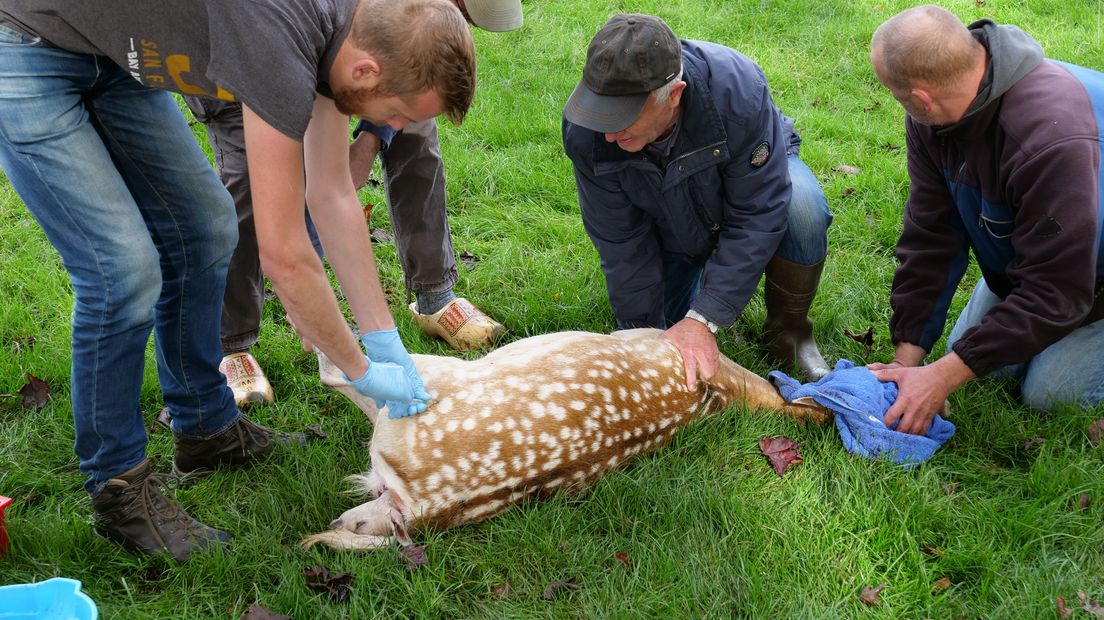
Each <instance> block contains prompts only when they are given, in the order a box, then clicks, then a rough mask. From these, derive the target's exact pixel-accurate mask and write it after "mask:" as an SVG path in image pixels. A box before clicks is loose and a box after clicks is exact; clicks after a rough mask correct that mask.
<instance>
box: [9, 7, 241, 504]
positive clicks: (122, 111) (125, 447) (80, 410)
mask: <svg viewBox="0 0 1104 620" xmlns="http://www.w3.org/2000/svg"><path fill="white" fill-rule="evenodd" d="M181 128H182V130H183V133H182V132H181ZM181 136H186V137H187V139H188V142H178V141H179V140H180V137H181ZM171 141H177V142H175V143H171V144H168V143H169V142H171ZM135 143H141V144H144V147H143V148H142V150H141V151H140V152H130V153H129V159H130V161H129V162H128V161H126V158H127V156H128V153H127V152H126V150H125V148H124V149H123V150H120V149H119V147H121V146H124V145H125V146H126V147H129V146H131V145H133V144H135ZM189 144H190V146H191V149H192V150H193V151H194V160H193V161H192V162H191V163H190V165H191V167H192V168H193V169H194V171H195V172H198V170H199V168H198V167H196V166H195V165H194V164H195V162H200V163H202V164H203V166H205V167H206V169H207V171H208V176H209V178H210V179H211V180H214V182H215V184H216V187H219V186H218V185H217V179H215V177H214V174H213V171H211V170H210V166H209V165H207V163H206V161H205V159H204V158H203V157H202V153H201V152H199V151H198V150H197V149H196V147H195V144H194V138H193V137H192V136H191V134H190V132H188V129H187V126H186V124H185V123H184V122H183V117H182V116H181V115H180V112H179V110H178V109H177V108H176V107H175V104H174V102H173V100H172V98H171V97H170V96H169V95H168V94H167V93H164V92H156V91H151V90H148V89H146V88H144V87H141V86H140V85H139V84H138V83H137V82H135V81H134V80H133V79H132V78H131V77H130V76H129V75H127V74H126V73H125V72H124V71H122V70H121V69H119V68H118V67H117V66H116V65H114V64H111V63H109V62H106V61H105V60H104V59H102V58H97V57H94V56H88V55H82V54H73V53H70V52H66V51H63V50H59V49H56V48H52V47H49V46H47V45H44V44H42V43H40V42H37V41H32V40H28V39H26V38H23V37H21V36H20V35H18V34H16V33H14V32H13V31H11V30H9V29H6V28H2V27H0V166H3V168H4V170H5V172H6V173H7V175H8V178H9V179H10V180H11V182H12V185H13V186H14V187H15V189H16V191H17V192H18V193H19V195H20V197H21V198H22V199H23V201H24V202H25V203H26V205H27V207H28V209H29V211H30V212H31V214H32V216H34V218H35V219H36V220H37V221H38V222H39V224H40V225H41V226H42V228H43V230H44V231H45V233H46V235H47V237H48V238H49V239H50V242H51V243H52V244H53V245H54V247H55V248H56V249H57V250H58V252H59V254H60V255H61V257H62V261H63V263H64V265H65V268H66V270H67V271H68V272H69V276H70V281H71V283H72V287H73V291H74V297H75V305H74V311H73V343H72V346H73V352H72V376H71V381H72V406H73V416H74V426H75V430H76V442H75V450H76V453H77V456H78V457H79V459H80V468H81V471H82V472H84V473H85V474H87V475H88V476H89V478H88V480H87V481H86V483H85V488H86V490H88V492H89V493H90V494H95V493H97V492H98V490H99V489H100V488H101V487H102V485H103V483H104V482H106V480H107V479H108V478H110V477H112V476H114V475H117V474H119V473H121V472H123V471H126V470H127V469H129V468H130V467H133V466H134V465H136V464H137V463H138V462H140V461H141V460H142V459H143V458H145V445H146V436H145V428H144V424H143V419H142V413H141V411H140V408H139V402H138V398H139V394H140V390H141V381H142V368H143V366H144V361H145V348H146V343H147V342H148V340H149V334H150V330H151V328H152V326H153V325H154V314H155V306H156V307H157V310H156V313H157V315H158V319H157V321H158V324H159V325H158V327H159V331H164V330H163V328H164V327H167V326H169V325H170V324H172V323H180V324H182V325H183V327H182V328H180V329H177V330H175V331H176V332H177V333H179V334H181V336H182V337H181V340H184V339H186V340H188V341H190V342H191V343H196V344H198V343H201V342H204V343H206V342H207V341H209V343H213V345H214V348H215V349H216V350H217V348H218V344H217V343H218V340H217V326H218V320H217V308H216V309H215V310H216V314H215V315H214V317H213V318H212V317H209V316H206V315H205V314H203V313H202V312H201V311H198V309H197V307H196V306H197V305H204V304H196V300H197V299H203V300H204V302H205V305H207V306H210V305H212V304H211V303H210V300H211V299H212V297H211V296H210V295H211V294H212V291H211V290H197V291H189V293H192V292H194V293H195V294H194V295H173V294H172V291H173V290H174V289H178V288H179V287H178V286H176V285H175V284H173V283H172V282H171V280H172V279H173V278H179V277H180V276H181V275H182V274H185V273H189V272H195V271H197V270H199V271H201V272H204V273H211V272H212V270H213V271H214V272H217V271H218V268H219V264H220V263H221V264H222V269H223V270H225V257H224V258H222V259H221V260H219V259H216V258H214V256H213V255H215V254H218V253H219V252H221V253H223V254H225V255H226V256H228V250H226V245H227V244H226V241H227V239H228V238H229V239H230V240H231V241H232V238H233V234H232V229H231V234H230V235H226V234H224V233H220V232H218V230H214V231H212V229H219V228H222V227H225V226H226V218H225V217H220V216H218V214H217V212H220V211H222V210H225V209H227V205H228V203H229V200H228V198H226V197H225V193H224V192H223V196H222V197H221V198H220V199H218V200H215V201H209V202H207V203H206V204H203V203H200V204H196V203H195V202H193V201H192V200H189V201H188V202H184V203H179V204H178V205H177V207H178V208H175V209H167V208H166V207H165V205H164V204H159V205H147V204H145V203H144V198H145V194H146V193H147V192H146V191H145V188H142V187H140V186H141V184H142V182H143V181H145V182H147V183H148V184H150V185H151V186H153V187H156V186H158V185H164V184H165V182H166V179H168V178H171V179H172V184H174V185H177V186H178V187H179V188H182V189H184V190H186V191H187V192H188V193H189V194H190V198H195V197H196V196H197V195H198V194H200V193H202V192H200V191H199V190H198V189H197V188H195V187H193V186H192V185H193V184H195V183H197V182H198V175H193V176H194V177H196V178H184V177H179V178H178V177H177V176H176V175H177V172H176V170H175V169H174V167H178V166H175V165H176V164H179V163H180V162H178V161H176V157H177V151H178V150H179V149H180V147H181V145H189ZM120 157H122V158H124V159H119V158H120ZM135 162H138V163H140V165H136V164H135ZM135 170H137V171H139V172H140V173H141V174H146V175H149V177H148V178H146V179H143V178H142V177H141V175H140V174H139V175H136V174H134V171H135ZM204 198H209V196H204ZM216 205H217V207H216ZM179 207H184V208H179ZM229 215H230V218H231V220H230V221H231V225H232V211H229ZM151 216H154V217H157V216H159V217H160V219H161V221H159V222H155V221H153V220H151V219H150V218H151ZM196 222H198V223H199V224H200V225H201V227H202V228H203V231H202V233H201V234H202V235H207V234H211V233H212V232H213V237H212V238H211V239H208V240H206V242H205V243H206V244H207V245H209V246H210V248H209V249H204V248H202V247H191V246H188V247H185V248H180V249H182V250H183V252H180V251H178V252H177V253H176V254H177V257H176V258H175V259H174V258H172V257H170V254H169V253H167V252H162V248H161V246H162V245H164V244H165V241H164V239H163V238H162V237H163V235H166V234H168V235H172V234H173V229H176V228H179V229H189V228H191V227H193V225H194V224H195V223H196ZM217 246H223V247H222V248H221V250H220V251H219V252H212V249H213V248H215V247H217ZM229 247H232V243H230V244H229ZM180 254H183V255H184V256H183V258H186V259H187V260H188V261H190V264H189V265H181V263H180V260H179V259H180V258H182V257H181V256H180ZM163 274H164V278H163ZM217 279H218V278H215V280H216V282H215V286H214V288H220V287H221V284H220V283H218V282H217ZM166 280H170V281H168V282H167V281H166ZM163 285H164V286H165V289H166V291H167V292H169V293H170V294H169V295H168V297H165V296H162V295H161V293H162V287H163ZM201 288H206V289H210V288H212V287H209V286H208V287H201ZM221 294H222V293H221V290H219V291H218V296H217V298H218V299H221ZM159 298H160V301H159ZM193 311H196V314H195V315H194V316H192V317H189V320H192V321H194V322H198V323H199V325H198V326H197V325H193V324H191V323H189V322H188V321H182V320H181V319H180V316H177V319H176V320H175V321H174V320H173V319H172V318H171V317H169V316H166V315H167V314H169V313H174V312H175V313H176V314H177V315H181V314H183V315H184V316H188V313H189V312H193ZM207 314H210V313H207ZM204 321H206V323H205V324H204V323H202V322H204ZM168 331H171V330H168ZM205 331H207V332H211V336H212V337H206V338H205V336H204V332H205ZM161 340H165V338H160V337H159V341H161ZM159 344H160V342H159ZM170 346H171V345H170ZM185 356H186V354H180V353H179V352H178V353H176V354H175V357H177V358H182V357H185ZM158 357H159V361H160V358H162V357H163V355H162V353H160V352H159V355H158ZM214 359H215V361H214V365H213V367H212V368H211V373H210V374H213V375H214V376H215V377H217V379H218V382H219V383H221V385H222V390H223V391H225V395H223V394H221V393H218V394H205V395H204V396H203V397H200V398H198V399H192V400H193V401H194V400H203V401H204V408H205V409H206V410H207V411H208V413H209V415H207V417H206V419H205V420H204V421H203V422H204V423H203V424H197V423H196V421H195V420H189V419H187V418H186V417H183V418H181V422H182V423H184V422H186V423H187V425H188V428H192V429H194V428H196V427H204V428H207V427H210V428H214V427H217V428H218V429H221V428H225V427H226V426H229V425H230V424H232V423H233V422H234V421H236V419H237V416H238V415H240V414H238V412H237V410H236V408H235V407H233V397H232V395H231V394H230V392H229V389H228V388H226V386H225V383H224V382H223V381H222V380H221V375H219V374H218V371H217V363H218V362H217V357H215V358H214ZM188 363H189V364H193V365H194V360H189V362H188ZM201 365H202V364H201ZM159 366H160V364H159ZM193 374H198V375H201V374H202V372H201V371H197V372H196V373H193ZM180 376H182V377H185V379H186V385H187V390H188V391H191V392H195V391H196V387H197V385H199V384H202V383H203V381H197V380H193V379H192V377H191V376H189V375H187V373H181V375H180ZM163 380H164V378H163ZM174 389H175V388H174ZM223 400H228V402H229V404H230V407H229V408H228V407H226V406H225V405H222V404H220V402H221V401H223ZM216 401H219V402H216ZM176 423H177V420H174V424H176Z"/></svg>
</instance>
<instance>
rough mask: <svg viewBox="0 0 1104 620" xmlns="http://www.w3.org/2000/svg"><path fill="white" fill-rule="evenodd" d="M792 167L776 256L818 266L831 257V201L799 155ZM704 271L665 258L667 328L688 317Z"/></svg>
mask: <svg viewBox="0 0 1104 620" xmlns="http://www.w3.org/2000/svg"><path fill="white" fill-rule="evenodd" d="M787 161H788V162H789V164H790V185H791V186H792V188H793V189H792V196H791V198H790V210H789V212H788V214H787V220H786V222H787V225H786V234H785V236H783V237H782V241H781V242H780V243H779V244H778V249H777V250H775V252H774V255H775V256H778V257H781V258H784V259H786V260H788V261H790V262H792V263H797V264H799V265H815V264H817V263H819V262H820V261H822V260H824V257H825V256H826V255H827V254H828V226H829V225H831V223H832V212H831V211H829V210H828V199H827V198H825V197H824V191H823V190H822V189H821V188H820V183H819V182H818V181H817V180H816V176H815V175H814V174H813V171H812V170H810V169H809V166H807V165H805V162H803V161H801V159H800V158H799V157H798V156H797V155H790V156H788V158H787ZM702 271H703V268H702V267H700V266H695V265H691V264H689V263H686V262H683V261H681V260H679V259H678V258H675V257H674V255H672V254H667V253H664V256H663V316H664V319H665V320H666V322H667V327H670V326H672V325H674V324H675V323H678V322H679V321H681V320H682V318H683V317H685V316H686V311H687V310H689V309H690V305H691V304H692V303H693V302H694V298H695V297H697V295H698V291H699V290H700V288H701V286H700V284H701V274H702Z"/></svg>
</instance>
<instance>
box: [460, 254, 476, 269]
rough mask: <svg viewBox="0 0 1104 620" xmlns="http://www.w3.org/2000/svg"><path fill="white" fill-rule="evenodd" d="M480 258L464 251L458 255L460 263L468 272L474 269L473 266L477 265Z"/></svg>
mask: <svg viewBox="0 0 1104 620" xmlns="http://www.w3.org/2000/svg"><path fill="white" fill-rule="evenodd" d="M479 261H480V258H479V257H478V256H476V255H475V254H472V253H471V252H470V251H468V250H464V251H463V252H461V253H460V262H461V263H463V264H464V265H465V266H466V267H467V268H468V269H469V270H471V269H475V266H476V265H478V264H479Z"/></svg>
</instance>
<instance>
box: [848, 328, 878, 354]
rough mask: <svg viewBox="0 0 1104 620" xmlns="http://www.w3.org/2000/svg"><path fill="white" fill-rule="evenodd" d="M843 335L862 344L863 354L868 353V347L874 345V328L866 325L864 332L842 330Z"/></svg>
mask: <svg viewBox="0 0 1104 620" xmlns="http://www.w3.org/2000/svg"><path fill="white" fill-rule="evenodd" d="M843 335H844V336H847V337H848V338H850V339H851V340H854V341H855V342H857V343H859V344H861V345H862V346H863V356H864V357H865V356H867V355H870V349H871V347H873V346H874V328H873V327H868V328H866V331H865V332H862V333H859V334H856V333H852V332H851V330H847V329H845V330H843Z"/></svg>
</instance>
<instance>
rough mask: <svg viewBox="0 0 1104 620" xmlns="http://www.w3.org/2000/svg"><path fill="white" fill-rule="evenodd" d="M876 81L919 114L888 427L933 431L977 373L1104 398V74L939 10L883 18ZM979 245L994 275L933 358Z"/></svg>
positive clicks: (1071, 398) (896, 287)
mask: <svg viewBox="0 0 1104 620" xmlns="http://www.w3.org/2000/svg"><path fill="white" fill-rule="evenodd" d="M870 59H871V64H872V65H873V68H874V73H875V75H876V76H877V77H878V80H879V81H880V82H881V83H882V84H883V85H884V86H885V87H886V88H887V89H888V90H889V91H890V93H891V94H892V95H893V97H894V98H895V99H897V101H898V102H900V103H901V106H902V107H903V108H904V110H905V112H906V116H905V141H906V144H907V146H908V176H909V195H908V203H907V204H906V206H905V218H904V225H903V227H902V230H901V237H900V239H898V241H897V247H896V254H897V257H898V260H900V265H899V266H898V268H897V271H896V273H895V274H894V276H893V288H892V290H891V292H890V304H891V305H892V306H893V315H892V317H891V318H890V322H889V331H890V335H891V336H892V338H893V343H894V345H895V350H894V356H893V359H892V360H891V361H890V362H889V363H885V364H881V363H879V364H871V365H870V366H869V368H871V369H872V370H874V374H875V376H877V377H878V379H880V380H882V381H895V382H896V383H897V385H898V387H899V388H900V392H899V395H898V397H897V401H896V402H895V403H894V404H893V406H892V407H891V408H890V409H889V411H887V412H886V416H885V421H886V423H887V424H890V425H892V424H895V423H898V424H899V425H898V427H897V428H898V430H901V431H903V432H906V433H912V434H917V435H922V434H924V433H925V432H927V430H928V428H929V427H930V426H931V424H932V420H933V417H934V415H935V412H936V411H938V410H939V409H940V408H941V406H942V404H943V402H944V401H945V400H946V399H947V397H948V396H950V394H951V393H952V392H954V391H955V390H957V389H958V388H959V387H960V386H961V385H963V384H965V383H966V382H967V381H970V380H971V379H973V378H975V377H1010V378H1013V379H1016V380H1018V381H1020V386H1021V395H1022V397H1023V400H1024V402H1025V403H1026V404H1027V405H1029V406H1030V407H1033V408H1036V409H1040V410H1054V409H1056V408H1059V407H1062V406H1079V407H1092V406H1095V405H1097V404H1099V403H1100V402H1101V400H1102V399H1104V363H1102V361H1104V356H1102V355H1101V352H1102V351H1104V243H1102V229H1104V226H1102V222H1104V186H1102V185H1104V74H1102V73H1100V72H1098V71H1094V70H1092V69H1087V68H1085V67H1079V66H1076V65H1071V64H1068V63H1063V62H1058V61H1055V60H1051V59H1048V58H1046V57H1045V55H1044V54H1043V49H1042V47H1041V46H1040V45H1039V44H1038V43H1037V42H1036V41H1035V40H1034V39H1033V38H1031V36H1029V35H1028V34H1027V33H1025V32H1024V31H1022V30H1020V29H1019V28H1017V27H1015V26H1010V25H998V24H996V23H994V22H992V21H991V20H988V19H982V20H978V21H976V22H973V23H972V24H970V25H968V26H967V25H965V24H964V23H963V22H962V21H960V20H959V18H958V17H957V16H955V15H954V14H953V13H951V12H949V11H947V10H945V9H942V8H940V7H937V6H932V5H927V6H920V7H914V8H911V9H908V10H905V11H902V12H901V13H898V14H897V15H895V16H894V17H892V18H890V19H889V20H887V21H886V22H885V23H883V24H882V25H881V26H880V27H879V28H878V30H877V31H875V33H874V36H873V39H872V40H871V44H870ZM971 254H973V255H974V257H975V259H976V260H977V263H978V266H979V267H980V270H981V275H982V277H981V281H979V282H978V283H977V285H976V286H975V287H974V291H973V294H972V295H971V296H970V301H969V302H968V303H967V304H966V307H965V309H963V311H962V313H961V314H960V315H959V317H958V321H957V322H956V324H955V326H954V328H953V330H952V331H951V333H950V335H949V336H948V338H947V349H946V353H945V354H944V355H943V356H941V357H940V358H939V359H937V360H935V361H933V362H932V363H930V364H924V363H923V361H924V358H925V357H927V355H928V353H929V352H930V351H931V349H932V347H933V346H934V345H935V342H936V341H937V340H938V339H939V337H940V336H941V335H942V334H943V330H944V327H945V326H946V322H947V314H948V311H949V308H950V305H951V300H952V298H953V297H954V294H955V291H956V290H957V288H958V286H959V284H960V282H961V281H962V278H963V276H964V274H965V272H966V268H967V266H968V265H969V261H970V255H971Z"/></svg>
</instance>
